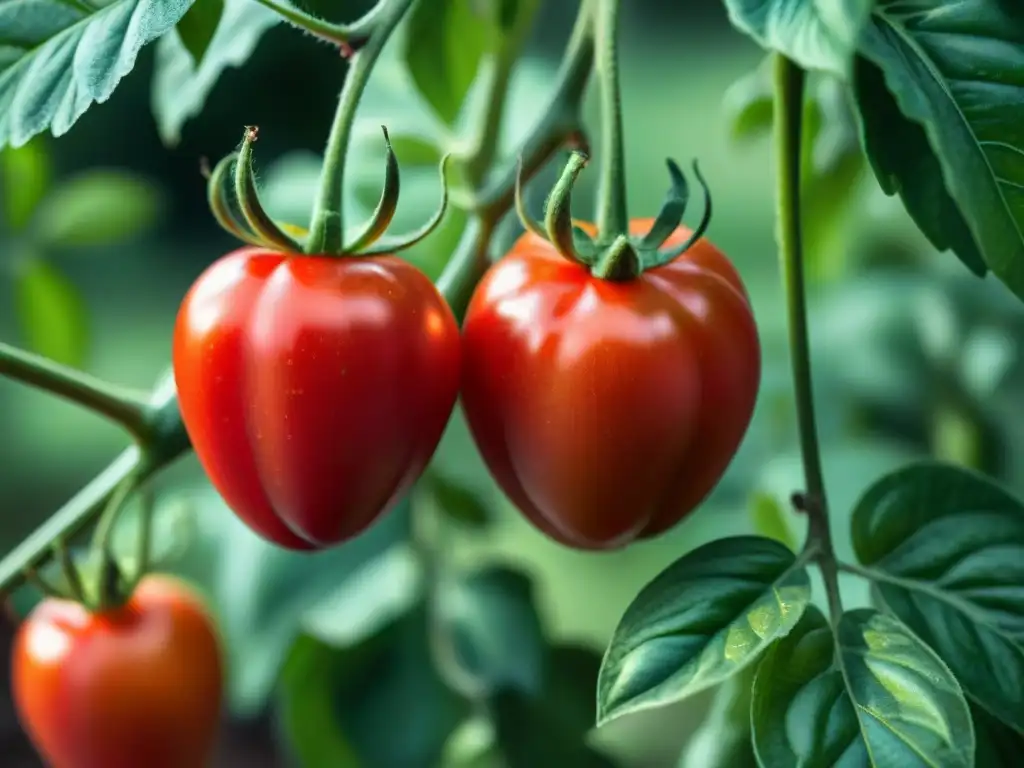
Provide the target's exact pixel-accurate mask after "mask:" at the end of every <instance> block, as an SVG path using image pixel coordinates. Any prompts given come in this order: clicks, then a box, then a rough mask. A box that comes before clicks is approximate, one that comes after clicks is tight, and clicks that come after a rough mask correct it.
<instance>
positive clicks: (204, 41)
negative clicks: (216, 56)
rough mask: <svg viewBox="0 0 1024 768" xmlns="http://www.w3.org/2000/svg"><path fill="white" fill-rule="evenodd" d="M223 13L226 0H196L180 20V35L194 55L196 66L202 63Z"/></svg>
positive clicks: (177, 28) (178, 29) (193, 59)
mask: <svg viewBox="0 0 1024 768" xmlns="http://www.w3.org/2000/svg"><path fill="white" fill-rule="evenodd" d="M223 15H224V0H195V5H193V6H192V7H191V8H190V9H189V11H188V13H186V14H185V15H184V16H182V17H181V21H179V22H178V26H177V27H176V31H177V33H178V37H179V38H180V39H181V43H182V45H184V46H185V48H187V49H188V52H189V53H190V54H191V55H192V61H193V62H195V65H196V66H200V65H202V63H203V57H204V56H205V55H206V51H207V49H208V48H209V47H210V41H211V40H213V35H214V33H215V32H216V31H217V25H218V24H220V20H221V18H222V17H223Z"/></svg>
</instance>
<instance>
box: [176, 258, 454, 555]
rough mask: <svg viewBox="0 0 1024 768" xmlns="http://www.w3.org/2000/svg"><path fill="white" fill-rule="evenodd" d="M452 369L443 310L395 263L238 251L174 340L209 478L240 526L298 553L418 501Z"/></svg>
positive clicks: (430, 290) (192, 301) (433, 292)
mask: <svg viewBox="0 0 1024 768" xmlns="http://www.w3.org/2000/svg"><path fill="white" fill-rule="evenodd" d="M459 363H460V344H459V333H458V326H457V325H456V323H455V319H454V317H453V315H452V313H451V310H450V309H449V307H448V305H447V304H446V303H445V301H444V298H443V297H442V296H441V295H440V294H439V293H438V292H437V289H436V288H435V287H434V285H433V283H431V282H430V280H428V279H427V277H426V276H425V275H423V273H421V272H420V271H419V270H418V269H416V268H415V267H414V266H412V265H411V264H408V263H407V262H404V261H402V260H400V259H398V258H395V257H389V256H385V257H379V258H378V257H374V258H359V257H357V258H333V257H320V256H292V257H287V258H286V257H284V256H283V255H282V254H279V253H275V252H272V251H266V250H260V249H254V248H244V249H241V250H238V251H235V252H233V253H230V254H228V255H227V256H225V257H224V258H222V259H221V260H220V261H218V262H216V263H215V264H213V265H211V266H210V267H209V268H208V269H207V271H206V272H204V273H203V274H202V275H200V277H199V278H198V279H197V280H196V282H195V284H194V285H193V286H192V289H191V290H190V291H189V293H188V295H187V296H186V297H185V299H184V301H183V302H182V305H181V309H180V310H179V313H178V320H177V324H176V327H175V335H174V372H175V381H176V384H177V388H178V398H179V403H180V407H181V415H182V419H183V421H184V423H185V427H186V429H187V430H188V433H189V436H190V437H191V439H192V444H193V447H194V448H195V450H196V455H197V456H198V458H199V461H200V463H201V464H202V465H203V467H204V469H205V470H206V473H207V475H208V476H209V477H210V480H211V482H212V483H213V485H214V486H215V487H216V488H217V490H218V491H219V492H220V494H221V495H222V496H223V498H224V499H225V501H226V502H227V504H228V506H230V507H231V508H232V509H233V510H234V511H235V512H236V514H238V516H239V517H240V518H241V519H242V520H244V521H245V522H246V523H247V524H248V525H249V526H250V527H251V528H252V529H253V530H255V531H256V532H257V533H259V534H260V535H262V536H264V537H265V538H267V539H269V540H270V541H273V542H275V543H277V544H279V545H281V546H284V547H288V548H291V549H311V548H320V547H325V546H330V545H333V544H337V543H340V542H342V541H345V540H347V539H350V538H352V537H354V536H356V535H357V534H359V533H360V532H362V531H363V530H365V529H366V528H367V527H368V526H369V525H370V524H371V523H372V522H374V521H375V520H376V519H377V518H378V517H379V516H380V515H382V514H384V513H385V512H386V511H388V510H389V509H390V508H391V507H392V506H394V504H395V503H396V502H397V501H398V500H399V499H400V498H401V497H402V496H403V495H404V494H405V493H406V492H407V491H408V490H409V488H410V487H411V486H412V484H413V483H414V482H415V481H416V479H417V478H418V477H419V475H420V474H421V473H422V471H423V469H424V468H425V467H426V465H427V462H428V461H429V460H430V457H431V456H432V455H433V452H434V450H435V449H436V447H437V444H438V442H439V441H440V438H441V434H442V433H443V431H444V428H445V425H446V424H447V422H448V419H449V417H450V415H451V411H452V408H453V407H454V404H455V400H456V397H457V395H458V385H459Z"/></svg>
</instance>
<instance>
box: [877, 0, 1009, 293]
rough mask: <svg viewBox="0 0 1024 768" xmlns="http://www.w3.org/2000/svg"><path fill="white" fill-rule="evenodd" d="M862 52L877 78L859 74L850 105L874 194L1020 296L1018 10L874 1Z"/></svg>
mask: <svg viewBox="0 0 1024 768" xmlns="http://www.w3.org/2000/svg"><path fill="white" fill-rule="evenodd" d="M860 50H861V52H862V53H863V54H864V55H865V56H866V57H867V58H868V59H870V60H871V61H872V62H873V63H874V64H875V65H876V66H877V67H878V69H879V70H880V72H879V71H878V70H873V69H872V68H871V67H868V66H864V65H862V66H860V67H859V74H858V78H857V79H858V81H859V86H858V88H857V97H858V104H859V108H860V111H861V114H862V115H863V122H864V132H865V139H866V144H867V148H868V151H869V153H870V154H871V158H872V162H873V164H874V166H875V171H876V173H877V175H878V177H879V180H880V181H881V183H882V186H883V188H884V189H886V191H887V192H889V193H890V194H892V193H894V192H896V191H899V192H900V193H901V195H902V196H903V198H904V201H905V202H906V203H907V208H908V210H909V212H910V213H911V215H912V216H913V217H914V219H915V220H916V222H917V224H918V225H919V226H920V227H921V229H922V230H923V231H924V232H925V233H926V234H927V235H928V236H929V238H930V239H932V241H933V242H934V243H935V245H936V246H938V247H939V248H946V247H950V248H954V249H955V250H956V252H957V253H958V255H959V256H960V258H961V259H963V260H964V261H965V262H966V263H967V264H968V265H969V266H972V267H973V268H975V269H977V267H978V263H977V262H978V259H977V253H980V255H981V257H982V259H983V260H984V263H985V264H987V265H988V267H989V268H991V269H992V271H993V272H995V273H996V275H998V276H999V278H1000V279H1001V280H1002V281H1003V282H1004V283H1006V285H1007V286H1008V287H1009V288H1010V289H1011V290H1012V291H1014V293H1016V294H1017V295H1018V296H1020V297H1024V162H1022V161H1021V158H1022V155H1024V121H1022V120H1021V113H1020V104H1021V103H1022V101H1024V13H1022V12H1021V11H1020V9H1019V7H1018V6H1017V5H1016V4H1014V3H1010V2H1006V0H963V1H962V2H957V3H948V2H944V0H882V1H881V2H880V3H879V5H878V6H877V8H876V9H875V12H874V13H873V14H872V16H871V20H870V23H869V24H868V25H867V26H866V27H865V30H864V34H863V35H862V37H861V42H860ZM883 79H884V87H883V82H882V80H883ZM885 87H887V89H888V91H889V92H890V93H891V96H889V95H887V94H885V93H884V90H885ZM897 107H898V109H897ZM914 123H917V124H919V125H917V126H915V125H914ZM933 153H934V154H933ZM943 179H944V182H945V183H944V184H943V183H942V181H943ZM946 191H948V195H949V197H950V198H951V200H952V201H955V207H956V208H957V209H959V214H960V216H957V215H956V213H955V211H954V206H952V205H950V199H947V197H946ZM961 217H962V218H961ZM968 235H971V236H973V237H972V238H971V239H973V241H974V242H973V244H972V243H971V242H970V240H969V239H968ZM972 246H977V253H976V252H975V250H974V248H973V247H972Z"/></svg>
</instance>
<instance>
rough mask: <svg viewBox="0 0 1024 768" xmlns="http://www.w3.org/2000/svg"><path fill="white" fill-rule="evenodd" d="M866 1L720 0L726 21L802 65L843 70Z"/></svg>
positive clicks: (863, 17)
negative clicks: (724, 10) (723, 0)
mask: <svg viewBox="0 0 1024 768" xmlns="http://www.w3.org/2000/svg"><path fill="white" fill-rule="evenodd" d="M871 5H872V0H726V3H725V6H726V8H727V9H728V11H729V20H730V21H732V23H733V25H734V26H735V27H736V28H737V29H739V30H740V31H741V32H744V33H746V34H748V35H750V36H751V37H752V38H754V39H755V40H756V41H757V42H758V43H760V44H761V45H762V46H764V47H765V48H768V49H770V50H773V51H779V52H781V53H784V54H785V55H786V56H788V57H789V58H791V59H793V60H794V61H796V62H797V63H798V64H800V65H802V66H803V67H805V68H807V69H824V70H829V71H832V72H835V73H837V74H844V73H845V72H846V71H847V69H848V68H849V65H850V61H851V60H852V58H853V53H854V50H855V49H856V43H857V35H858V33H859V32H860V29H861V27H862V25H863V24H864V22H865V20H866V19H867V16H868V13H869V11H870V10H871Z"/></svg>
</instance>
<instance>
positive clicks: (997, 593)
mask: <svg viewBox="0 0 1024 768" xmlns="http://www.w3.org/2000/svg"><path fill="white" fill-rule="evenodd" d="M852 526H853V546H854V550H855V551H856V553H857V557H858V559H859V560H860V561H861V562H862V563H865V564H866V565H870V566H872V573H873V575H874V577H875V580H876V589H877V592H878V595H879V597H880V598H881V600H882V601H883V602H884V604H885V606H886V607H888V608H889V610H891V611H892V612H893V613H895V614H896V615H897V616H898V617H899V618H900V619H902V620H903V621H904V622H905V623H906V624H907V625H908V626H909V627H910V628H911V629H913V630H914V632H916V633H917V635H918V636H920V637H921V638H922V639H923V640H924V641H925V642H927V643H928V644H929V645H931V646H932V647H933V648H934V649H935V650H936V651H937V652H938V653H939V654H940V655H941V656H942V657H943V658H944V659H945V661H946V663H947V664H949V666H950V668H951V669H952V670H953V672H954V673H955V674H956V676H957V678H958V679H959V680H960V683H961V684H962V685H963V687H964V690H965V691H966V692H967V694H968V695H969V696H970V697H971V698H972V699H974V700H975V701H976V702H978V703H979V704H980V705H981V706H982V707H984V708H985V709H986V710H988V711H989V712H990V713H991V714H992V715H993V716H995V717H996V718H998V719H999V720H1001V721H1002V722H1003V723H1005V724H1006V725H1008V726H1010V727H1012V728H1015V729H1016V730H1017V731H1019V732H1021V733H1024V646H1022V641H1024V505H1022V504H1021V502H1020V501H1018V500H1017V499H1015V498H1013V497H1012V496H1011V495H1010V494H1009V493H1007V492H1006V491H1004V490H1003V489H1002V488H1000V487H999V486H997V485H995V484H993V483H992V482H990V481H988V480H987V479H985V478H984V477H983V476H981V475H979V474H976V473H974V472H970V471H967V470H964V469H960V468H956V467H953V466H946V465H943V464H936V463H922V464H917V465H912V466H910V467H907V468H905V469H901V470H899V471H897V472H894V473H892V474H890V475H888V476H886V477H884V478H882V479H881V480H880V481H878V482H877V483H875V485H873V486H872V487H871V488H870V489H868V491H867V492H866V493H865V494H864V496H863V498H862V499H861V500H860V502H859V503H858V505H857V507H856V509H855V510H854V514H853V521H852Z"/></svg>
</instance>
